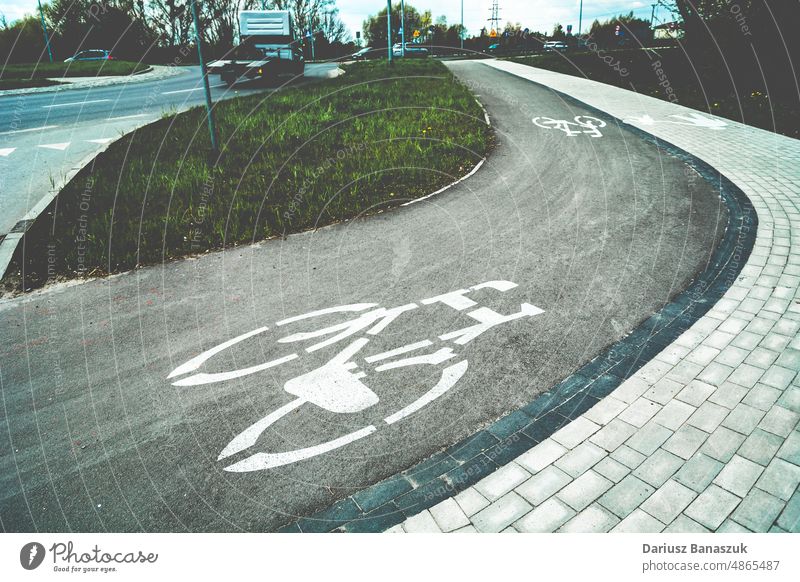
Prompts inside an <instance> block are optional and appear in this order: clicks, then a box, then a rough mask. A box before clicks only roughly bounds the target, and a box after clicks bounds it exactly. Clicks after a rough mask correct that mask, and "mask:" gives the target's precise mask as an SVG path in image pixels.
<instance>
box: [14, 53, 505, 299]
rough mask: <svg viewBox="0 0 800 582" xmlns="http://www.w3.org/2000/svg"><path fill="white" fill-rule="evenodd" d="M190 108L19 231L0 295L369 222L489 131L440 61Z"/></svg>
mask: <svg viewBox="0 0 800 582" xmlns="http://www.w3.org/2000/svg"><path fill="white" fill-rule="evenodd" d="M215 116H216V123H217V128H218V133H219V136H220V143H221V146H222V154H221V157H220V159H219V160H218V161H217V160H216V159H215V158H214V157H213V156H211V155H210V153H209V152H210V142H209V136H208V131H207V128H206V118H205V111H204V109H201V108H195V109H192V110H190V111H188V112H185V113H182V114H179V115H177V116H175V117H172V118H165V119H162V120H160V121H157V122H155V123H153V124H151V125H148V126H146V127H144V128H141V129H139V130H137V131H136V132H134V133H131V134H129V135H127V136H125V137H123V138H121V139H120V140H119V141H117V142H115V143H114V144H112V145H111V147H109V148H108V150H106V151H105V152H104V153H102V154H100V155H99V156H98V157H97V158H96V159H95V161H94V163H93V164H91V165H90V166H87V167H86V168H84V169H83V170H82V171H81V172H80V173H79V174H78V175H77V176H76V177H75V178H74V179H73V180H72V181H71V182H70V183H69V184H67V186H66V187H65V188H64V189H63V191H62V192H61V193H60V194H59V196H58V197H57V198H56V200H55V201H54V203H53V204H52V205H51V206H50V207H49V208H48V209H47V210H46V211H45V212H43V213H42V214H41V215H40V216H39V218H38V219H37V220H36V222H35V223H34V224H33V226H32V227H31V228H30V229H29V230H28V232H27V233H26V235H25V237H24V238H23V240H22V242H21V244H20V245H19V246H18V248H17V251H16V253H15V255H14V258H13V260H12V264H11V265H10V267H9V269H8V271H7V274H6V277H5V279H4V281H5V289H6V290H9V289H26V290H27V289H30V288H35V287H37V286H40V285H42V284H44V283H45V282H46V281H47V280H48V279H57V278H62V279H63V278H74V277H79V276H84V275H97V274H105V273H113V272H119V271H125V270H128V269H131V268H134V267H137V266H140V265H146V264H153V263H158V262H161V261H164V260H169V259H173V258H176V257H181V256H185V255H189V254H197V253H202V252H205V251H209V250H212V249H220V248H223V247H226V246H229V245H235V244H240V243H250V242H253V241H257V240H261V239H265V238H269V237H275V236H282V235H285V234H288V233H292V232H298V231H302V230H307V229H311V228H315V227H319V226H323V225H326V224H331V223H334V222H337V221H342V220H346V219H350V218H353V217H356V216H359V215H362V214H369V213H373V212H376V211H378V210H381V209H385V208H387V207H391V206H395V205H397V204H399V203H402V202H403V201H406V200H408V199H411V198H416V197H420V196H423V195H426V194H429V193H430V192H432V191H434V190H436V189H438V188H440V187H442V186H444V185H446V184H448V183H450V182H452V181H453V180H455V179H457V178H459V177H461V176H463V175H464V174H466V173H467V172H469V170H470V169H471V168H472V167H474V166H475V164H477V163H478V162H479V161H480V159H481V158H482V157H483V156H484V155H485V154H486V151H487V149H488V148H489V146H490V141H491V130H490V129H489V128H488V127H487V126H486V125H485V123H484V121H483V113H482V110H481V108H480V106H479V105H478V104H477V102H476V101H475V99H474V97H473V95H472V94H471V93H470V92H469V90H468V89H467V88H466V87H465V86H464V85H462V84H460V83H459V82H457V80H456V79H455V78H454V77H453V76H452V74H451V73H450V72H449V71H448V70H447V68H446V67H444V66H443V65H442V64H441V63H439V62H436V61H432V60H431V61H428V60H408V61H398V62H396V63H395V64H394V65H393V66H389V65H388V63H386V62H385V61H370V62H366V63H356V64H353V65H349V66H347V67H346V74H345V75H343V76H340V77H338V78H336V79H331V80H326V81H322V82H318V83H306V84H303V85H300V86H295V87H291V88H286V89H283V90H280V91H277V92H275V93H272V94H261V95H253V96H249V97H243V98H237V99H231V100H228V101H222V102H219V103H218V104H217V105H216V106H215Z"/></svg>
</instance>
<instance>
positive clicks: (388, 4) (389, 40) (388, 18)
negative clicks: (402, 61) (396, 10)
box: [386, 0, 392, 65]
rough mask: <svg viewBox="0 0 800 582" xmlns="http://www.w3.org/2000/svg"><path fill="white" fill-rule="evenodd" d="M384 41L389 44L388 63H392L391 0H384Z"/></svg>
mask: <svg viewBox="0 0 800 582" xmlns="http://www.w3.org/2000/svg"><path fill="white" fill-rule="evenodd" d="M386 42H387V43H388V44H389V64H390V65H391V64H392V0H386Z"/></svg>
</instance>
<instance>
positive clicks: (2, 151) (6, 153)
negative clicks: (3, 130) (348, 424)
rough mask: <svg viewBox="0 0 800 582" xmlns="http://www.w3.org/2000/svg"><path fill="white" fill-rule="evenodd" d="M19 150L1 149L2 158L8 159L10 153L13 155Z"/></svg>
mask: <svg viewBox="0 0 800 582" xmlns="http://www.w3.org/2000/svg"><path fill="white" fill-rule="evenodd" d="M15 149H17V148H0V156H3V157H4V158H7V157H8V155H9V154H10V153H12V152H13V151H14V150H15Z"/></svg>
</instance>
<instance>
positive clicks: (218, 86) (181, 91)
mask: <svg viewBox="0 0 800 582" xmlns="http://www.w3.org/2000/svg"><path fill="white" fill-rule="evenodd" d="M226 86H227V84H226V83H220V84H219V85H211V87H210V88H211V89H218V88H220V87H226ZM201 89H202V87H192V88H191V89H179V90H178V91H165V92H164V93H162V95H175V94H177V93H191V92H192V91H200V90H201Z"/></svg>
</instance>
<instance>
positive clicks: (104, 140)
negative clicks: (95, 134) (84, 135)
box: [86, 137, 114, 145]
mask: <svg viewBox="0 0 800 582" xmlns="http://www.w3.org/2000/svg"><path fill="white" fill-rule="evenodd" d="M113 139H114V138H113V137H101V138H100V139H87V140H86V141H88V142H91V143H99V144H100V145H103V144H107V143H108V142H110V141H111V140H113Z"/></svg>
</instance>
